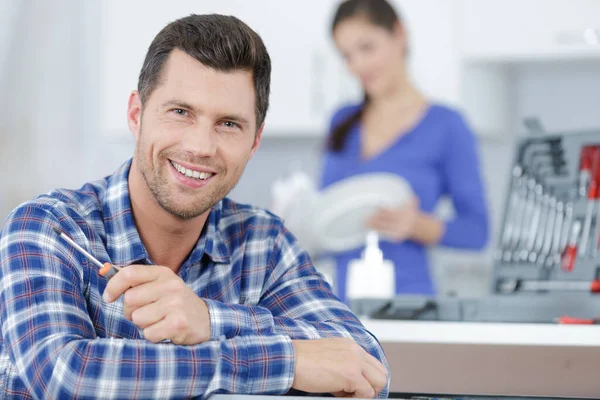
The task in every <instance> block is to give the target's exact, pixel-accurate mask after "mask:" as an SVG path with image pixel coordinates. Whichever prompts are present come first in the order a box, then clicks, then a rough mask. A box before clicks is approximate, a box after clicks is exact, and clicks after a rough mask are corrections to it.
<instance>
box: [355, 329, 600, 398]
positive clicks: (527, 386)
mask: <svg viewBox="0 0 600 400" xmlns="http://www.w3.org/2000/svg"><path fill="white" fill-rule="evenodd" d="M362 322H363V324H364V325H365V327H366V328H367V329H368V330H369V331H370V332H371V333H373V334H374V335H375V336H376V337H377V338H378V339H379V341H380V342H381V344H382V346H383V348H384V351H385V353H386V356H387V359H388V362H389V364H390V369H391V385H390V391H391V392H401V393H442V394H457V393H459V394H464V395H506V396H545V397H579V398H600V325H596V326H594V325H553V324H516V323H473V322H435V321H389V320H370V319H362Z"/></svg>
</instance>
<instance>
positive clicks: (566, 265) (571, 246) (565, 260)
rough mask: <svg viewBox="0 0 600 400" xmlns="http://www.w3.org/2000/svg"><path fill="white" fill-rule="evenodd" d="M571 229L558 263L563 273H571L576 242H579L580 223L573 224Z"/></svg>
mask: <svg viewBox="0 0 600 400" xmlns="http://www.w3.org/2000/svg"><path fill="white" fill-rule="evenodd" d="M571 229H572V230H571V236H570V237H569V242H568V243H567V246H566V247H565V249H564V250H563V254H562V257H561V261H560V266H561V268H562V270H563V271H565V272H571V271H573V268H574V267H575V260H576V258H577V242H578V240H579V233H580V231H581V221H575V222H573V227H572V228H571Z"/></svg>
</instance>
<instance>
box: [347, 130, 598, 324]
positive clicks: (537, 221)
mask: <svg viewBox="0 0 600 400" xmlns="http://www.w3.org/2000/svg"><path fill="white" fill-rule="evenodd" d="M508 185H509V187H508V189H509V190H508V195H507V198H506V200H505V209H504V213H503V219H502V221H503V222H502V226H501V227H500V235H498V236H499V239H498V243H496V245H495V251H494V261H493V276H492V287H491V288H490V295H489V296H486V297H482V298H460V297H434V298H431V297H425V296H412V295H401V296H397V297H395V298H394V299H392V300H370V299H354V300H352V301H351V302H350V306H351V308H352V309H353V310H354V311H355V312H356V313H357V314H359V315H368V316H370V317H371V318H377V319H412V320H439V321H478V322H535V323H555V322H563V323H596V321H597V320H596V319H595V318H598V317H600V131H596V132H592V131H589V132H566V133H559V134H542V135H535V136H533V135H532V136H528V137H524V138H522V139H520V140H519V141H518V143H517V148H516V151H515V157H514V160H513V163H512V174H511V178H510V182H509V183H508ZM565 316H568V317H572V318H576V319H564V318H563V317H565ZM561 318H563V319H561ZM577 319H580V320H577Z"/></svg>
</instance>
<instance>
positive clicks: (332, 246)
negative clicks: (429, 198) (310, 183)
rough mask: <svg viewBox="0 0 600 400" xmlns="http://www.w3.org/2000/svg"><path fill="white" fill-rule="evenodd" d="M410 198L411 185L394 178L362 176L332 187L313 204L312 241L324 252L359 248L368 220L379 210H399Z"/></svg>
mask: <svg viewBox="0 0 600 400" xmlns="http://www.w3.org/2000/svg"><path fill="white" fill-rule="evenodd" d="M412 196H413V191H412V188H411V186H410V184H409V183H408V182H407V181H406V180H405V179H404V178H402V177H400V176H399V175H396V174H390V173H373V174H361V175H358V176H354V177H350V178H346V179H344V180H342V181H339V182H337V183H334V184H333V185H331V186H329V187H328V188H327V189H325V190H324V191H323V192H322V193H321V196H320V198H319V199H318V201H317V202H316V209H315V214H314V234H315V237H316V238H317V240H318V241H319V242H320V243H321V244H322V245H323V248H324V249H326V250H332V251H343V250H348V249H352V248H355V247H358V246H362V245H363V244H364V243H365V238H366V234H367V230H366V229H365V221H366V220H367V218H369V217H370V216H371V215H373V213H374V212H376V210H377V209H378V208H380V207H400V206H401V205H402V204H404V203H405V202H406V201H408V200H409V199H410V198H411V197H412Z"/></svg>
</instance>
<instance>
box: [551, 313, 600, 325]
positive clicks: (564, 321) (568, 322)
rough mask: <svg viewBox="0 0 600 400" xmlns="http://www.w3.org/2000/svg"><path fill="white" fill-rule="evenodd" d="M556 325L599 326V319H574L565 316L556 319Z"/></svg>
mask: <svg viewBox="0 0 600 400" xmlns="http://www.w3.org/2000/svg"><path fill="white" fill-rule="evenodd" d="M556 323H557V324H564V325H600V318H574V317H569V316H568V315H565V316H562V317H560V318H557V319H556Z"/></svg>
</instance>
